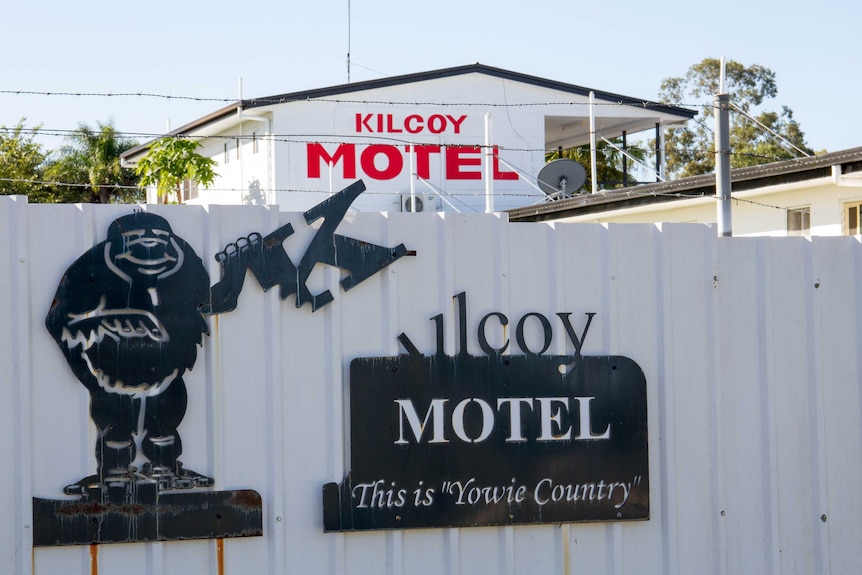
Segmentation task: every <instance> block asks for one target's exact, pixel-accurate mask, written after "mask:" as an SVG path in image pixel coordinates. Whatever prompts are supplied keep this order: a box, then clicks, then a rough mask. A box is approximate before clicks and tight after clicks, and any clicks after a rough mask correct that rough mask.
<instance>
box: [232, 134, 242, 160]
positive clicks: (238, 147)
mask: <svg viewBox="0 0 862 575" xmlns="http://www.w3.org/2000/svg"><path fill="white" fill-rule="evenodd" d="M234 145H235V146H236V159H237V160H238V159H239V151H240V150H241V149H242V146H240V145H239V138H237V139H236V140H234Z"/></svg>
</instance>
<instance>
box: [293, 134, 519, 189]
mask: <svg viewBox="0 0 862 575" xmlns="http://www.w3.org/2000/svg"><path fill="white" fill-rule="evenodd" d="M411 148H413V150H412V152H413V154H414V159H415V165H414V167H415V169H416V175H417V176H419V177H420V178H422V179H426V180H427V179H429V178H430V177H431V157H432V155H435V154H437V155H440V154H442V157H443V158H444V160H445V162H446V172H445V173H446V176H445V177H446V179H447V180H481V179H482V171H481V167H482V148H480V147H479V146H445V147H443V146H431V145H422V146H415V147H413V146H404V150H403V151H402V150H401V148H399V147H398V146H390V145H388V144H373V145H371V146H366V147H365V148H364V149H363V150H362V152H361V153H360V154H359V164H358V165H359V167H360V169H361V170H362V174H363V176H366V177H368V178H371V179H373V180H392V179H395V178H397V177H398V176H400V175H401V173H402V172H403V171H404V164H405V159H404V155H405V154H410V153H411ZM307 150H308V177H309V178H320V172H321V170H320V168H321V165H327V166H336V165H337V164H339V163H340V164H341V170H342V173H341V177H342V178H344V179H345V180H352V179H355V178H356V167H357V163H356V159H357V158H356V144H346V143H345V144H339V145H338V147H337V148H336V149H335V151H334V152H332V153H330V152H329V151H327V149H326V148H324V147H323V144H317V143H309V144H307ZM407 158H408V159H407V161H406V163H408V164H409V162H410V160H409V156H408V157H407ZM493 158H494V160H493V173H494V176H493V177H494V179H495V180H517V179H518V174H517V173H515V172H509V171H503V170H501V169H500V161H499V159H498V158H497V149H496V148H494V156H493ZM471 168H473V169H471Z"/></svg>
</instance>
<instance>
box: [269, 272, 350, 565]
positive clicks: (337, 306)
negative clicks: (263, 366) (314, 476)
mask: <svg viewBox="0 0 862 575" xmlns="http://www.w3.org/2000/svg"><path fill="white" fill-rule="evenodd" d="M322 275H323V277H324V279H325V284H326V289H329V290H330V291H331V292H332V293H333V294H334V295H335V300H334V301H333V302H332V303H330V304H328V305H326V306H325V307H324V308H323V309H321V310H320V311H319V312H313V313H320V314H322V317H321V318H320V319H321V320H322V321H323V323H324V326H323V338H324V340H323V347H324V352H323V367H324V369H323V373H324V376H323V381H322V382H319V384H321V385H323V386H325V387H324V403H325V404H326V406H327V410H326V411H327V413H326V415H325V417H324V419H325V421H326V430H327V431H326V432H325V434H326V449H327V455H328V456H327V457H326V476H327V477H331V478H333V481H336V482H339V481H341V480H342V479H343V478H344V476H345V474H346V472H347V470H349V469H350V371H349V370H350V366H349V359H348V358H344V349H345V346H344V339H343V336H344V333H343V330H339V329H338V326H343V325H344V320H343V318H344V307H343V305H342V302H343V299H344V297H345V294H344V292H340V286H339V285H338V281H337V279H338V276H339V272H338V270H337V269H333V268H331V267H329V266H327V267H326V268H325V269H324V270H323V274H322ZM306 309H307V308H305V307H303V308H302V309H301V310H297V311H306ZM297 383H298V382H297ZM318 507H321V506H318ZM321 523H322V521H319V518H318V517H315V522H314V524H315V525H316V526H319V525H320V524H321ZM330 535H335V537H333V538H330V539H328V540H327V541H325V545H326V546H327V547H328V548H329V550H330V556H329V560H328V562H327V563H328V564H327V571H328V572H329V573H337V572H338V570H339V567H341V568H344V569H346V570H347V572H349V567H350V561H349V559H350V558H349V556H348V554H347V546H346V545H344V544H343V543H344V541H342V539H344V538H346V537H348V535H346V534H343V533H338V534H330ZM327 537H328V536H327ZM339 552H341V554H339ZM285 572H286V573H289V572H290V565H288V566H287V569H286V570H285Z"/></svg>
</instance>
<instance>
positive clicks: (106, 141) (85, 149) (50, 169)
mask: <svg viewBox="0 0 862 575" xmlns="http://www.w3.org/2000/svg"><path fill="white" fill-rule="evenodd" d="M135 146H137V142H136V141H135V140H131V139H127V138H123V137H121V136H120V134H119V133H118V132H117V129H116V128H115V127H114V124H113V122H112V121H108V122H107V123H102V122H97V124H96V127H95V128H91V127H90V126H88V125H87V124H84V123H81V124H78V129H77V130H75V132H74V133H73V134H72V135H71V136H69V138H68V142H67V144H66V145H64V146H63V147H62V148H60V150H59V151H58V152H57V158H56V159H52V160H51V161H50V162H49V164H48V166H47V167H46V170H45V174H46V177H47V178H48V179H50V180H51V181H54V182H58V184H55V186H54V194H55V195H56V196H57V197H58V198H61V201H76V202H91V203H101V204H107V203H109V202H111V201H120V202H134V201H138V200H140V199H142V198H143V192H142V191H141V190H140V188H139V187H138V186H137V178H136V176H135V173H134V170H132V169H130V168H124V167H123V166H122V164H121V163H120V155H121V154H122V153H123V152H125V151H126V150H130V149H132V148H134V147H135ZM63 184H65V185H63Z"/></svg>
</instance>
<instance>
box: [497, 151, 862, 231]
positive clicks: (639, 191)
mask: <svg viewBox="0 0 862 575" xmlns="http://www.w3.org/2000/svg"><path fill="white" fill-rule="evenodd" d="M835 165H841V166H842V170H843V171H844V172H845V173H849V172H855V171H862V147H860V148H851V149H849V150H842V151H838V152H831V153H829V154H822V155H819V156H812V157H810V158H801V159H797V160H784V161H781V162H773V163H771V164H763V165H761V166H752V167H749V168H737V169H735V170H731V172H730V179H731V183H732V184H733V191H734V192H743V191H747V190H755V189H758V188H763V187H766V186H773V185H779V184H787V183H793V182H804V181H807V180H814V179H818V178H824V177H829V176H830V175H831V174H832V166H835ZM714 195H715V175H714V174H706V175H703V176H693V177H690V178H683V179H681V180H674V181H670V182H659V183H655V184H644V185H641V186H633V187H631V188H623V189H619V190H611V191H607V192H599V193H597V194H580V195H578V196H575V197H573V198H568V199H565V200H559V201H556V202H546V203H543V204H539V205H535V206H527V207H524V208H515V209H513V210H508V214H509V221H512V222H516V221H518V222H540V221H547V220H559V219H562V218H567V217H572V216H584V215H589V214H594V213H599V212H608V211H611V210H619V209H623V208H631V207H637V206H645V205H653V204H661V203H665V202H672V201H680V200H688V199H691V198H695V197H700V196H714Z"/></svg>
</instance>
